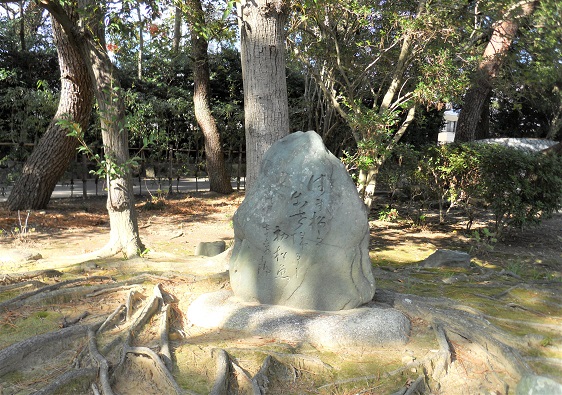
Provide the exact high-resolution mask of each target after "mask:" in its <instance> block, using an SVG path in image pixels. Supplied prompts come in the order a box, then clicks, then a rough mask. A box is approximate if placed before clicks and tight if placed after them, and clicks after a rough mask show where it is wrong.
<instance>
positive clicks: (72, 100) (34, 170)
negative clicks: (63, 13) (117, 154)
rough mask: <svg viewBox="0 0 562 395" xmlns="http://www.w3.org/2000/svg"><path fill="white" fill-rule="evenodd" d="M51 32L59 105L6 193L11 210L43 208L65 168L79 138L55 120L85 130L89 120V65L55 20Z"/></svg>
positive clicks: (75, 18) (90, 84)
mask: <svg viewBox="0 0 562 395" xmlns="http://www.w3.org/2000/svg"><path fill="white" fill-rule="evenodd" d="M69 16H70V18H71V19H72V20H74V21H76V20H77V19H78V16H77V15H73V14H70V15H69ZM53 33H54V42H55V45H56V47H57V52H58V58H59V68H60V72H61V93H60V99H59V105H58V108H57V112H56V114H55V116H54V118H53V120H52V121H51V123H50V124H49V127H48V128H47V131H46V132H45V134H44V135H43V137H42V138H41V139H40V140H39V143H38V144H37V146H36V147H35V149H34V150H33V152H32V153H31V155H30V156H29V158H28V159H27V161H26V162H25V164H24V166H23V170H22V175H21V177H20V178H19V180H18V181H17V183H16V184H15V185H14V188H13V190H12V192H11V194H10V196H9V197H8V207H9V208H10V210H27V209H43V208H45V207H46V206H47V204H48V203H49V200H50V198H51V194H52V193H53V190H54V189H55V186H56V183H57V182H58V181H59V180H60V178H61V177H62V176H63V174H64V172H65V170H66V169H67V168H68V165H69V164H70V162H71V160H72V158H73V157H74V155H75V154H76V148H77V146H78V140H77V139H76V138H74V137H69V136H67V134H68V130H67V129H65V128H63V127H61V126H59V125H58V124H57V122H58V121H59V120H61V119H67V120H71V121H73V122H76V123H78V124H79V125H80V127H81V128H82V130H85V129H86V128H87V126H88V122H89V120H90V114H91V111H92V104H93V101H94V91H93V89H92V81H91V79H90V76H89V74H88V68H87V66H86V64H85V62H84V60H83V59H82V56H81V54H80V51H79V48H78V47H77V46H76V45H75V43H73V42H72V41H71V40H69V39H68V36H67V35H66V34H65V33H64V31H63V29H62V27H61V26H60V25H59V24H58V23H57V22H56V21H55V20H53Z"/></svg>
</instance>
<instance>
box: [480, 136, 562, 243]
mask: <svg viewBox="0 0 562 395" xmlns="http://www.w3.org/2000/svg"><path fill="white" fill-rule="evenodd" d="M481 150H482V157H481V163H480V172H481V176H480V184H481V187H482V191H481V195H482V198H483V199H484V200H485V201H486V203H487V204H488V205H489V208H490V210H491V211H492V212H493V214H494V216H495V222H496V225H495V228H496V232H497V233H498V234H500V233H501V232H502V231H503V230H504V229H506V228H511V227H523V226H526V225H536V224H539V223H540V221H541V220H542V219H544V218H548V217H550V216H551V215H552V214H553V213H554V212H556V211H557V210H559V209H560V208H562V158H561V157H560V156H557V155H544V154H542V153H528V152H524V151H520V150H516V149H514V148H509V147H502V146H498V145H491V146H483V147H482V148H481Z"/></svg>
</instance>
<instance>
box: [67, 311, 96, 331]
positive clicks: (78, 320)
mask: <svg viewBox="0 0 562 395" xmlns="http://www.w3.org/2000/svg"><path fill="white" fill-rule="evenodd" d="M89 315H90V312H88V311H85V312H83V313H82V314H80V315H79V316H78V317H76V318H74V319H72V320H69V319H67V318H66V317H64V318H63V319H62V323H61V328H67V327H69V326H72V325H76V324H77V323H79V322H80V321H82V320H83V319H84V318H86V317H87V316H89Z"/></svg>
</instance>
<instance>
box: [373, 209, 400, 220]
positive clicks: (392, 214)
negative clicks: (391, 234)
mask: <svg viewBox="0 0 562 395" xmlns="http://www.w3.org/2000/svg"><path fill="white" fill-rule="evenodd" d="M378 219H379V221H384V222H395V221H397V220H398V210H396V209H395V208H391V207H390V206H386V207H385V208H383V209H382V210H380V211H379V215H378Z"/></svg>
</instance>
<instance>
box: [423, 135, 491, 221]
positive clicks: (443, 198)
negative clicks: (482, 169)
mask: <svg viewBox="0 0 562 395" xmlns="http://www.w3.org/2000/svg"><path fill="white" fill-rule="evenodd" d="M479 162H480V149H479V147H478V146H474V145H470V144H463V145H459V144H450V145H440V146H432V147H429V148H427V149H426V151H425V152H424V155H422V159H421V161H420V163H419V167H420V169H421V170H422V171H425V172H426V173H427V174H428V175H429V177H428V181H429V182H430V184H431V185H430V188H428V189H429V190H433V191H434V193H435V197H436V198H437V201H438V202H439V221H440V222H443V221H444V219H445V214H446V212H448V211H449V210H450V209H451V208H453V207H455V206H460V207H462V208H463V209H464V212H465V214H466V215H467V217H468V222H467V228H470V226H471V225H472V221H473V217H474V212H473V210H472V201H473V200H474V199H476V198H477V197H478V195H479V186H480V182H479V177H480V174H479ZM445 207H447V211H445Z"/></svg>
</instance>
